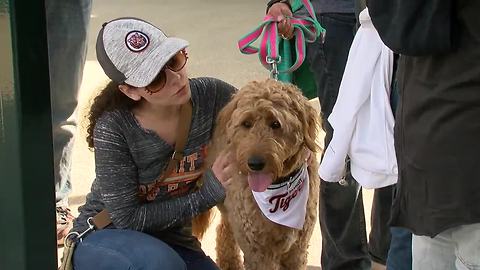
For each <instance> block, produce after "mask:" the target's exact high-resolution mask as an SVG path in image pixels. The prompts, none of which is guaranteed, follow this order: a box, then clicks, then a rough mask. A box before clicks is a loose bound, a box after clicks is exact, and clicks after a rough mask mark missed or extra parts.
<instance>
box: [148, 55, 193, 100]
mask: <svg viewBox="0 0 480 270" xmlns="http://www.w3.org/2000/svg"><path fill="white" fill-rule="evenodd" d="M187 59H188V55H187V52H186V51H185V50H181V51H179V52H178V53H177V54H175V55H174V56H173V57H172V58H171V59H170V60H168V62H167V63H166V64H165V66H164V67H163V68H162V70H160V72H159V73H158V75H157V77H155V79H153V81H152V82H151V83H150V84H149V85H147V87H145V91H147V93H149V94H150V95H151V94H153V93H156V92H158V91H160V90H162V89H163V87H165V84H166V82H167V74H166V73H165V69H166V68H168V69H170V70H171V71H173V72H178V71H180V70H182V68H183V67H184V66H185V64H186V63H187Z"/></svg>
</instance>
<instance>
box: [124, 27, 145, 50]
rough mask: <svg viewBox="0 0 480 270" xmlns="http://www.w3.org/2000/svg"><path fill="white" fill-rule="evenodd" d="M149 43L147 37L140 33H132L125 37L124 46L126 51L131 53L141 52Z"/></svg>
mask: <svg viewBox="0 0 480 270" xmlns="http://www.w3.org/2000/svg"><path fill="white" fill-rule="evenodd" d="M149 43H150V40H149V39H148V37H147V35H145V34H144V33H142V32H140V31H132V32H130V33H128V34H127V36H126V37H125V44H127V47H128V49H129V50H130V51H132V52H141V51H143V50H144V49H145V48H147V46H148V44H149Z"/></svg>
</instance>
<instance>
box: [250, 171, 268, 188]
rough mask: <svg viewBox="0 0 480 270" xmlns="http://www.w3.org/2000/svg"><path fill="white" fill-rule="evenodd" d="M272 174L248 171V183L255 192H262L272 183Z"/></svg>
mask: <svg viewBox="0 0 480 270" xmlns="http://www.w3.org/2000/svg"><path fill="white" fill-rule="evenodd" d="M272 181H273V179H272V175H271V174H269V173H249V174H248V185H249V186H250V188H251V189H252V190H253V191H255V192H264V191H265V190H266V189H267V187H268V186H270V185H271V184H272Z"/></svg>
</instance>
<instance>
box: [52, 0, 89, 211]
mask: <svg viewBox="0 0 480 270" xmlns="http://www.w3.org/2000/svg"><path fill="white" fill-rule="evenodd" d="M91 8H92V1H91V0H68V1H58V0H46V1H45V10H46V18H47V40H48V56H49V69H50V96H51V104H52V128H53V158H54V169H55V196H56V202H57V205H66V204H67V197H68V194H69V193H70V191H71V179H70V171H71V152H72V147H73V138H74V133H75V131H76V127H77V121H76V113H75V111H76V108H77V94H78V90H79V88H80V83H81V81H82V76H83V66H84V63H85V57H86V52H87V30H88V25H89V21H90V11H91Z"/></svg>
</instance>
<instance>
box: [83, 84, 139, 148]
mask: <svg viewBox="0 0 480 270" xmlns="http://www.w3.org/2000/svg"><path fill="white" fill-rule="evenodd" d="M118 85H119V84H118V83H116V82H113V81H110V82H109V83H108V84H107V85H106V86H105V88H103V89H102V91H101V92H100V94H98V96H96V97H95V99H94V100H93V103H92V106H91V107H90V111H89V112H88V115H87V118H88V121H89V123H88V126H87V144H88V147H90V148H93V130H94V128H95V125H96V124H97V120H98V118H99V117H100V116H102V114H103V113H104V112H111V111H114V110H117V109H127V110H129V109H131V108H132V107H133V106H134V105H135V104H136V103H137V102H136V101H134V100H132V99H131V98H129V97H127V96H126V95H125V94H123V93H122V92H121V91H120V90H119V89H118Z"/></svg>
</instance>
